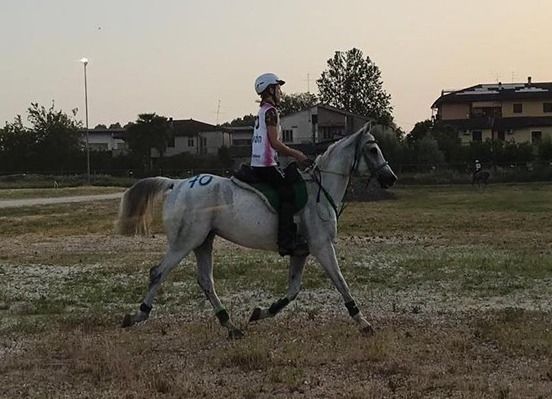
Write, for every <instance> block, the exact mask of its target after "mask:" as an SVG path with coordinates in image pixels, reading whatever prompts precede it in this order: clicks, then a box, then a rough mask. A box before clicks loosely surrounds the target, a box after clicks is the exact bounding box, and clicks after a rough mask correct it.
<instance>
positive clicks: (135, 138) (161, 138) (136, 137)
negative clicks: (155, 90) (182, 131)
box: [126, 113, 170, 169]
mask: <svg viewBox="0 0 552 399" xmlns="http://www.w3.org/2000/svg"><path fill="white" fill-rule="evenodd" d="M169 134H170V130H169V122H168V119H167V118H165V117H164V116H159V115H157V114H155V113H151V114H139V115H138V119H137V120H136V122H135V123H133V124H131V125H129V126H128V129H127V135H126V142H127V144H128V147H129V150H130V152H131V153H132V155H133V156H134V157H135V158H136V159H138V160H140V162H141V163H142V165H143V166H144V168H145V169H149V168H150V161H151V149H152V148H155V149H156V150H157V151H158V152H159V156H160V158H163V154H164V153H165V150H166V149H167V144H168V142H169V138H170V137H169Z"/></svg>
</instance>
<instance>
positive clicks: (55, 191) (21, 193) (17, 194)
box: [0, 186, 124, 201]
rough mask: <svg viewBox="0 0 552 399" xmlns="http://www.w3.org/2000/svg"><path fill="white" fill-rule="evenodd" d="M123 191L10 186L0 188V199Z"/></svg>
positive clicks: (91, 188)
mask: <svg viewBox="0 0 552 399" xmlns="http://www.w3.org/2000/svg"><path fill="white" fill-rule="evenodd" d="M122 191H124V188H121V187H101V186H80V187H64V188H10V189H0V201H2V200H14V199H25V198H51V197H66V196H75V195H95V194H111V193H118V192H122Z"/></svg>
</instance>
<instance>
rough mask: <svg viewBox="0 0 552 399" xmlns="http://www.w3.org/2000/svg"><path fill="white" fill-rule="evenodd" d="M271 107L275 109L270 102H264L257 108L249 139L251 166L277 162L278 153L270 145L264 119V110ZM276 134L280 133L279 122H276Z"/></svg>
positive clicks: (264, 165) (268, 164) (275, 163)
mask: <svg viewBox="0 0 552 399" xmlns="http://www.w3.org/2000/svg"><path fill="white" fill-rule="evenodd" d="M272 108H274V109H275V107H274V106H273V105H272V104H268V103H264V104H262V105H261V108H260V109H259V113H258V115H257V120H256V121H255V130H254V131H253V139H252V140H251V144H252V145H251V166H256V167H267V166H276V165H277V164H278V153H277V152H276V150H275V149H274V148H272V146H271V145H270V140H269V139H268V129H267V127H266V119H265V116H266V112H267V111H268V110H269V109H272ZM278 122H279V121H278ZM278 135H280V123H278Z"/></svg>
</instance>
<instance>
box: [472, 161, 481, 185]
mask: <svg viewBox="0 0 552 399" xmlns="http://www.w3.org/2000/svg"><path fill="white" fill-rule="evenodd" d="M479 172H481V162H479V159H476V160H475V168H474V170H473V180H474V181H475V176H477V174H478V173H479Z"/></svg>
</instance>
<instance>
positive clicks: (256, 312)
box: [249, 307, 262, 323]
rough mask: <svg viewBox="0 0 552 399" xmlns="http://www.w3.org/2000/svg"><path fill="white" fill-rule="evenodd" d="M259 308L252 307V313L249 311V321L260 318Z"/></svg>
mask: <svg viewBox="0 0 552 399" xmlns="http://www.w3.org/2000/svg"><path fill="white" fill-rule="evenodd" d="M261 312H262V311H261V308H259V307H256V308H255V309H253V313H251V317H250V318H249V322H250V323H251V322H252V321H257V320H260V319H261Z"/></svg>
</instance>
